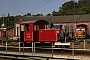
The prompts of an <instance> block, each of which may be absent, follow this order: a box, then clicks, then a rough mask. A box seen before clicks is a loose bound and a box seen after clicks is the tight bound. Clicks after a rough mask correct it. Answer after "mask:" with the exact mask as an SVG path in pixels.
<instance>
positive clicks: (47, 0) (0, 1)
mask: <svg viewBox="0 0 90 60" xmlns="http://www.w3.org/2000/svg"><path fill="white" fill-rule="evenodd" d="M67 1H70V0H0V15H2V14H4V15H7V14H8V13H10V15H14V16H15V15H24V14H26V13H31V14H38V13H43V14H44V15H46V14H48V13H52V11H58V10H59V7H61V6H62V4H63V3H65V2H67ZM75 1H78V0H75Z"/></svg>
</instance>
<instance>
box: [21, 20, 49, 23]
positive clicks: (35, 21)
mask: <svg viewBox="0 0 90 60" xmlns="http://www.w3.org/2000/svg"><path fill="white" fill-rule="evenodd" d="M40 21H43V22H46V23H47V24H49V22H47V21H45V20H30V21H23V22H22V23H21V24H25V23H35V24H37V23H38V22H40Z"/></svg>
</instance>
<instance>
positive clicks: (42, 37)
mask: <svg viewBox="0 0 90 60" xmlns="http://www.w3.org/2000/svg"><path fill="white" fill-rule="evenodd" d="M58 33H59V30H39V41H40V42H56V41H57V34H58Z"/></svg>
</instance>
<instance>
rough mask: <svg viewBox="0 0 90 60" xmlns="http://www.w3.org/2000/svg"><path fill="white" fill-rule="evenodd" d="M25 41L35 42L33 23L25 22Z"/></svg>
mask: <svg viewBox="0 0 90 60" xmlns="http://www.w3.org/2000/svg"><path fill="white" fill-rule="evenodd" d="M24 27H25V32H24V37H25V39H24V41H25V42H33V23H29V24H25V25H24Z"/></svg>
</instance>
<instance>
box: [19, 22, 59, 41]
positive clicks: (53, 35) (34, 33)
mask: <svg viewBox="0 0 90 60" xmlns="http://www.w3.org/2000/svg"><path fill="white" fill-rule="evenodd" d="M59 33H60V29H50V24H49V22H47V21H45V20H35V21H26V22H22V23H21V24H20V41H22V42H56V41H57V40H58V38H59V37H58V35H57V34H59Z"/></svg>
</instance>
